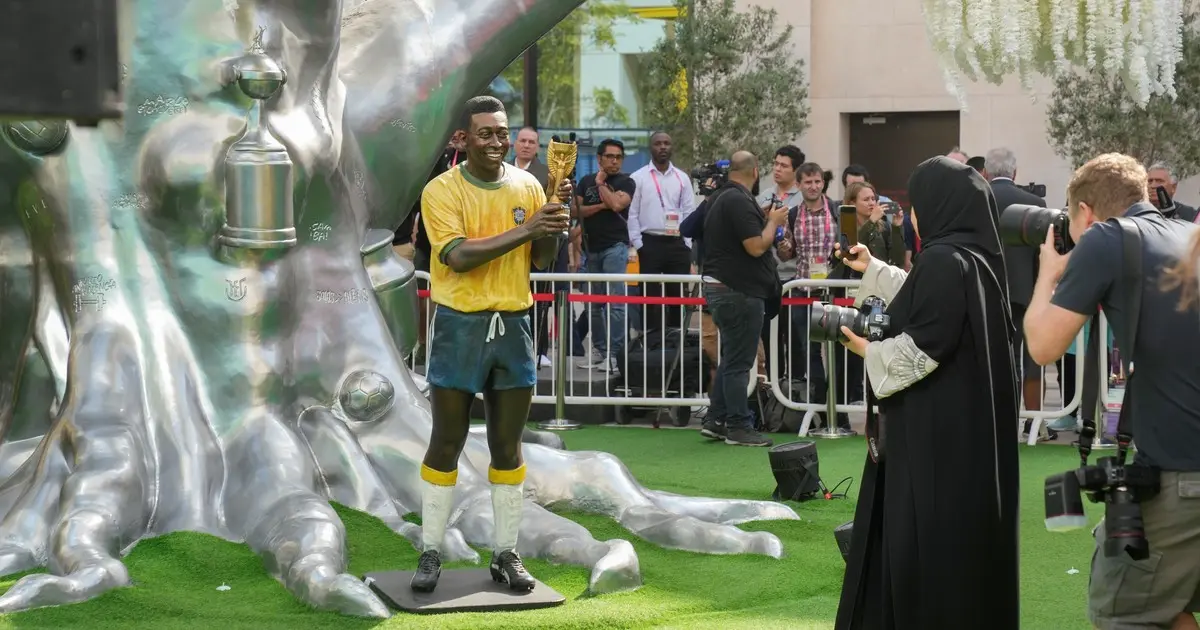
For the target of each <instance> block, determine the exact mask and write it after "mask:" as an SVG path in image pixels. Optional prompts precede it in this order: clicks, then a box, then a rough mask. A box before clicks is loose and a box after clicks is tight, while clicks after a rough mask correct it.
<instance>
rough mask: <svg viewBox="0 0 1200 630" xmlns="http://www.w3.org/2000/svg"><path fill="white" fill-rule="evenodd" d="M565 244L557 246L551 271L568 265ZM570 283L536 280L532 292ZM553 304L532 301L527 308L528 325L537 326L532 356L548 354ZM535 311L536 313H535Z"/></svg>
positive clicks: (554, 288) (536, 270)
mask: <svg viewBox="0 0 1200 630" xmlns="http://www.w3.org/2000/svg"><path fill="white" fill-rule="evenodd" d="M567 247H568V246H567V244H566V243H563V244H562V246H561V247H559V248H558V258H557V259H555V261H554V266H553V267H552V268H551V269H550V271H551V272H552V273H566V272H567V269H568V267H569V265H570V259H569V258H568V256H569V255H570V253H569V252H568V250H567ZM537 272H538V269H536V268H532V269H530V273H537ZM569 286H570V284H569V283H567V282H551V281H549V280H538V281H537V282H534V283H533V292H534V293H552V294H553V293H556V292H557V291H558V289H559V288H567V287H569ZM553 306H554V302H536V301H535V302H534V303H533V306H531V307H530V308H529V325H530V326H537V330H535V331H534V334H533V343H534V346H533V348H534V356H538V355H542V356H550V309H551V307H553ZM535 313H536V314H535Z"/></svg>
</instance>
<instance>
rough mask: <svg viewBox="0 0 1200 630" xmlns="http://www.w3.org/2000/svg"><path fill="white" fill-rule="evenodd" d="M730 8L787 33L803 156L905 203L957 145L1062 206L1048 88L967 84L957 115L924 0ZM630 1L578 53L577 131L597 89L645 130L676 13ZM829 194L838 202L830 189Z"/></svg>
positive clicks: (756, 0) (1065, 174)
mask: <svg viewBox="0 0 1200 630" xmlns="http://www.w3.org/2000/svg"><path fill="white" fill-rule="evenodd" d="M738 1H739V4H741V5H742V6H744V7H749V6H752V5H757V6H761V7H764V8H769V9H774V10H775V11H776V12H777V13H778V15H779V18H780V20H781V21H782V22H784V23H786V24H788V25H790V26H791V27H792V29H793V31H792V42H793V54H795V55H796V57H798V58H800V59H803V60H804V62H805V69H806V72H807V79H808V82H809V103H810V107H811V113H810V115H809V124H810V127H809V129H808V130H807V132H806V133H805V134H804V135H803V136H802V137H799V138H797V144H798V145H799V146H800V148H801V149H803V150H804V152H805V153H806V154H807V156H808V157H809V159H811V160H814V161H817V162H819V163H820V164H821V165H822V166H824V167H825V168H826V169H829V170H832V171H834V172H835V173H838V172H840V171H841V169H842V168H843V167H845V166H846V165H847V164H850V163H861V164H863V165H865V166H866V167H867V168H868V169H869V170H870V171H871V172H872V179H873V180H875V182H874V183H875V184H876V185H877V186H879V187H880V188H881V189H882V190H883V193H884V194H887V195H889V196H892V197H897V198H900V199H903V198H904V197H906V195H905V194H904V189H905V187H906V182H907V178H908V174H909V173H910V172H911V170H912V168H913V167H914V166H916V165H917V164H918V163H920V162H921V161H922V160H923V159H925V158H927V157H929V156H931V155H938V154H944V153H946V152H947V151H949V150H950V149H951V148H953V147H955V146H958V147H961V148H962V150H963V151H964V152H965V153H966V154H968V155H970V156H976V155H983V154H984V153H986V152H987V150H988V149H990V148H993V147H1001V146H1003V147H1007V148H1009V149H1011V150H1012V151H1013V152H1014V153H1015V154H1016V156H1017V160H1018V173H1017V179H1018V183H1021V184H1027V183H1033V182H1036V183H1038V184H1044V185H1045V186H1046V190H1047V194H1046V201H1047V203H1048V204H1049V205H1050V206H1051V207H1054V206H1058V207H1061V206H1062V205H1063V204H1065V202H1066V199H1065V197H1066V195H1065V191H1066V185H1067V182H1068V181H1069V179H1070V175H1071V170H1072V169H1071V168H1070V165H1069V164H1068V163H1067V162H1066V161H1065V160H1063V159H1062V158H1059V157H1058V156H1057V155H1055V153H1054V150H1053V148H1052V147H1051V146H1050V144H1049V141H1048V138H1047V134H1046V117H1045V108H1046V106H1047V104H1048V97H1049V94H1050V91H1051V83H1050V81H1049V80H1046V79H1038V80H1036V81H1035V86H1034V91H1033V92H1032V93H1031V92H1028V91H1026V90H1024V89H1023V88H1022V87H1021V86H1020V85H1019V83H1018V81H1017V80H1016V79H1015V78H1014V79H1012V80H1009V81H1006V82H1005V83H1004V84H1002V85H992V84H989V83H974V84H968V85H967V86H966V90H967V94H968V98H967V109H966V110H965V111H963V110H960V107H959V103H958V100H957V99H956V98H955V97H954V96H953V95H952V94H951V93H950V92H949V91H948V90H947V89H946V85H945V79H944V75H943V73H942V70H941V67H940V65H939V63H938V60H937V58H936V57H935V56H934V53H933V51H932V49H931V47H930V45H929V41H928V37H927V34H926V31H925V24H924V20H923V16H922V13H921V0H837V1H833V0H826V1H814V0H738ZM627 4H628V5H629V6H630V7H631V8H632V9H633V10H634V12H635V13H636V14H638V15H639V18H640V19H639V20H638V21H637V22H636V23H631V24H624V25H619V26H617V27H616V28H615V33H614V34H615V36H616V45H615V47H596V46H594V45H591V43H590V42H587V41H585V42H583V45H582V46H581V51H580V63H579V76H578V80H579V87H580V92H579V93H580V95H581V96H580V105H579V119H580V124H579V126H580V127H587V126H588V125H586V124H585V121H587V120H590V119H591V118H592V116H593V114H594V110H593V109H592V107H591V104H590V99H589V98H588V95H591V94H593V93H594V91H595V89H596V88H600V89H605V90H608V91H610V92H611V94H612V96H613V98H614V99H615V101H616V102H617V103H620V104H621V105H622V106H623V107H624V108H625V110H626V111H628V112H629V124H628V125H627V126H628V127H633V128H637V127H642V126H644V125H643V124H642V121H641V118H640V112H639V105H640V94H639V87H638V83H637V80H636V76H637V68H638V58H639V56H640V55H642V54H645V53H646V52H648V51H649V50H650V49H651V48H652V47H653V46H654V44H655V43H656V42H657V41H658V40H659V39H660V38H662V37H664V36H667V35H668V34H669V33H670V32H671V26H670V25H671V21H672V20H673V19H674V18H675V17H676V12H675V9H674V7H673V6H671V3H670V2H665V1H664V0H627ZM585 40H586V38H585ZM630 148H631V150H632V151H634V152H638V151H639V150H640V149H641V147H630ZM830 192H831V194H840V192H841V190H840V186H839V184H838V183H837V182H835V183H834V185H833V187H832V188H831V191H830ZM1177 196H1178V197H1179V198H1180V199H1181V200H1182V201H1184V202H1187V203H1195V202H1196V201H1200V178H1192V179H1191V180H1189V181H1186V182H1183V184H1182V185H1181V186H1180V190H1179V192H1178V193H1177Z"/></svg>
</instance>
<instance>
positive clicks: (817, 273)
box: [808, 258, 829, 280]
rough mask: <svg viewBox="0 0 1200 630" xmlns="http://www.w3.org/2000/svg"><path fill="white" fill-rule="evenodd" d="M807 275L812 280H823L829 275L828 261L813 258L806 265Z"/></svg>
mask: <svg viewBox="0 0 1200 630" xmlns="http://www.w3.org/2000/svg"><path fill="white" fill-rule="evenodd" d="M808 277H809V278H810V279H812V280H824V279H826V278H828V277H829V263H827V262H825V261H824V260H823V259H821V258H814V259H813V261H812V264H811V265H809V267H808Z"/></svg>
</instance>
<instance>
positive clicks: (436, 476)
mask: <svg viewBox="0 0 1200 630" xmlns="http://www.w3.org/2000/svg"><path fill="white" fill-rule="evenodd" d="M457 481H458V471H457V470H454V471H452V472H448V473H446V472H442V471H440V470H434V469H432V468H429V467H428V466H425V465H424V464H422V465H421V545H422V547H423V549H422V551H437V552H438V553H441V551H442V540H443V539H444V538H445V537H446V522H447V521H449V520H450V510H451V509H452V508H453V507H454V484H455V483H456V482H457Z"/></svg>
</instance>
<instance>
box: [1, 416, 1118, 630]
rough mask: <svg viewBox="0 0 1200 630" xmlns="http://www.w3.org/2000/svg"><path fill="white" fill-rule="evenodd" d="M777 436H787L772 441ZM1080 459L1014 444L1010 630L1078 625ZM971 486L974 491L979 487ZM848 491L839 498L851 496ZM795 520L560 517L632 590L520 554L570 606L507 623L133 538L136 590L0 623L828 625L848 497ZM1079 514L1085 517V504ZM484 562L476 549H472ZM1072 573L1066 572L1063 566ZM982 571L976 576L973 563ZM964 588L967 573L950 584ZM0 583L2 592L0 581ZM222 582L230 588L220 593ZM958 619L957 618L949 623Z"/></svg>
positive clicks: (218, 546)
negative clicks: (747, 539)
mask: <svg viewBox="0 0 1200 630" xmlns="http://www.w3.org/2000/svg"><path fill="white" fill-rule="evenodd" d="M782 437H784V439H785V440H786V439H788V438H787V437H786V436H782ZM565 438H566V441H567V445H568V447H569V448H570V449H572V450H588V449H602V450H605V451H608V452H610V453H614V454H616V455H617V456H618V457H620V458H621V460H622V461H624V462H625V464H626V465H627V466H628V467H629V469H630V470H631V471H632V472H633V474H634V475H635V476H637V478H638V479H639V480H640V481H641V482H642V483H643V484H645V485H647V486H649V487H652V488H656V489H660V490H668V491H672V492H679V493H682V494H690V495H703V496H713V497H740V498H748V499H764V498H768V495H769V493H770V492H771V490H772V488H773V487H774V484H773V480H772V476H771V471H770V466H769V464H768V463H767V452H766V450H765V449H754V448H734V447H728V446H725V445H724V444H719V443H709V442H706V441H705V440H702V439H701V438H700V437H699V436H698V435H697V434H696V432H694V431H675V430H662V431H654V430H644V429H636V428H616V427H589V428H585V429H583V430H581V431H575V432H572V433H569V434H567V435H566V436H565ZM819 455H820V464H821V476H822V477H823V478H824V479H825V481H826V483H827V484H829V485H831V486H832V485H833V484H834V483H836V482H837V481H838V480H840V479H842V478H844V477H848V476H849V477H854V479H855V480H856V481H857V478H858V476H859V474H860V472H861V470H862V463H863V455H864V445H863V441H862V440H861V439H851V440H836V441H827V442H820V445H819ZM1077 463H1078V459H1077V455H1076V454H1075V452H1074V451H1073V450H1070V449H1066V448H1063V447H1058V446H1037V447H1033V448H1026V447H1021V470H1022V477H1021V482H1022V502H1021V505H1022V519H1021V525H1022V529H1021V535H1022V537H1021V541H1022V542H1021V545H1022V546H1021V556H1022V563H1021V599H1022V601H1021V608H1022V611H1021V612H1022V623H1021V627H1022V628H1024V629H1025V630H1042V629H1045V630H1073V629H1076V628H1078V629H1080V630H1083V629H1085V628H1088V627H1089V625H1088V623H1087V622H1086V620H1085V619H1086V615H1085V600H1086V592H1087V577H1088V566H1089V560H1090V557H1091V551H1092V544H1091V540H1090V536H1089V533H1088V532H1087V531H1077V532H1071V533H1068V534H1050V533H1048V532H1046V531H1045V528H1044V527H1043V525H1042V518H1043V514H1042V511H1043V504H1042V480H1043V478H1044V477H1045V476H1046V475H1047V474H1050V473H1055V472H1060V471H1063V470H1066V469H1068V468H1071V467H1073V466H1074V465H1076V464H1077ZM980 491H981V492H984V491H986V488H981V489H980ZM856 494H857V485H856V486H855V488H854V490H852V491H851V497H852V498H853V497H854V496H856ZM793 507H795V508H796V510H797V512H798V513H799V514H800V516H801V518H802V520H800V521H782V522H766V523H754V524H749V525H746V526H744V527H745V528H746V529H752V530H766V531H770V532H773V533H775V534H776V535H778V536H779V537H780V538H781V539H782V540H783V545H784V550H785V554H786V555H785V557H784V558H783V559H782V560H773V559H770V558H765V557H761V556H709V555H704V554H697V553H688V552H682V551H668V550H664V549H660V548H658V547H656V546H654V545H652V544H649V543H646V542H643V541H641V540H639V539H637V538H634V537H633V536H632V535H630V534H629V533H628V532H626V531H625V530H623V529H621V527H620V526H618V525H617V524H616V523H614V522H613V521H611V520H609V519H607V518H602V517H597V516H589V515H584V514H574V513H570V514H569V516H570V518H572V519H574V520H576V521H578V522H580V523H582V524H583V525H585V526H586V527H587V528H588V529H590V530H591V532H592V534H593V535H595V536H596V538H598V539H601V540H604V539H611V538H625V539H628V540H631V541H633V544H634V546H635V547H636V548H637V552H638V557H639V558H640V561H641V568H642V574H643V577H644V580H645V586H643V587H642V588H641V589H640V590H638V591H636V592H632V593H622V594H616V595H606V596H600V597H583V596H582V594H583V592H584V589H585V588H586V586H587V578H588V570H587V569H585V568H582V567H574V566H553V565H550V564H548V563H546V562H542V561H539V560H536V559H529V560H528V562H527V564H528V566H529V568H530V570H531V571H532V572H533V573H534V574H535V575H536V576H538V577H539V578H540V579H542V580H543V581H544V582H546V583H547V584H549V585H550V586H551V587H553V588H555V589H557V590H558V591H559V592H561V593H563V594H564V595H566V596H567V597H568V598H569V600H568V602H567V603H566V604H565V605H564V606H561V607H559V608H553V609H549V610H543V611H532V612H520V613H507V614H495V613H493V614H460V615H442V616H417V615H407V614H398V615H396V616H394V617H392V618H391V619H389V620H387V621H367V620H360V619H352V618H347V617H343V616H340V615H337V614H331V613H323V612H316V611H312V610H310V609H308V608H306V607H305V606H304V605H303V604H300V603H299V602H298V601H296V599H295V598H293V597H292V596H291V595H290V594H288V593H287V592H286V591H285V590H284V589H283V587H282V586H280V585H279V584H278V583H277V582H275V581H274V580H273V579H271V578H269V577H267V576H266V574H265V573H264V571H263V565H262V562H261V561H260V560H259V559H258V558H257V557H256V556H255V555H254V554H253V553H251V552H250V551H249V550H248V549H247V548H246V547H245V546H243V545H238V544H233V543H228V542H224V541H221V540H218V539H216V538H212V537H210V536H206V535H202V534H192V533H179V534H171V535H169V536H164V537H161V538H156V539H152V540H147V541H144V542H142V543H140V544H139V545H138V546H137V548H136V549H135V550H134V551H133V553H131V554H130V555H129V556H128V557H127V558H126V565H127V566H128V567H129V571H130V575H131V576H132V578H133V580H134V583H135V585H134V587H133V588H127V589H121V590H118V591H114V592H111V593H108V594H106V595H104V596H102V597H99V598H97V599H95V600H93V601H90V602H87V603H83V604H77V605H73V606H66V607H61V608H50V609H41V610H34V611H30V612H26V613H21V614H16V615H8V616H4V617H0V627H5V628H86V629H88V630H99V629H101V628H155V629H156V630H157V629H164V630H165V629H174V628H217V629H220V630H232V629H234V628H256V629H267V628H279V629H281V630H282V629H284V628H288V629H291V628H297V629H298V628H326V627H329V628H368V627H372V628H373V627H381V628H401V627H403V628H438V629H447V630H450V629H455V628H462V629H470V630H476V629H484V628H504V629H505V630H510V629H513V628H521V629H527V628H603V629H605V630H611V629H614V628H649V627H656V628H688V629H689V630H690V629H693V628H713V629H718V628H721V629H726V628H754V629H755V630H760V629H763V630H765V629H770V628H780V629H783V628H787V629H788V630H804V629H807V628H814V629H816V628H831V627H832V625H833V618H834V615H835V612H836V608H837V602H838V595H839V590H840V587H841V581H842V573H843V572H844V563H843V562H842V558H841V556H840V554H839V553H838V551H837V547H836V545H835V543H834V540H833V533H832V532H833V528H834V527H836V526H838V525H840V524H842V523H844V522H846V521H848V520H850V518H851V517H852V516H853V510H854V504H853V502H852V501H847V500H840V501H832V502H825V501H813V502H808V503H804V504H793ZM1091 510H1092V511H1091V514H1092V521H1093V522H1094V521H1095V520H1097V519H1098V518H1099V514H1100V512H1099V510H1097V509H1095V506H1093V507H1092V508H1091ZM339 513H340V514H341V516H342V519H343V520H344V521H345V524H346V529H347V531H348V532H349V547H350V570H351V572H353V573H354V574H356V575H361V574H362V573H364V572H367V571H374V570H387V569H396V568H408V567H413V566H415V565H416V560H417V553H416V551H414V550H413V548H412V546H411V545H410V544H409V543H408V542H407V541H406V540H403V539H401V538H400V537H399V536H396V535H395V534H393V533H392V532H391V531H390V530H388V529H387V527H386V526H384V525H383V524H382V523H381V522H379V521H377V520H375V519H374V518H371V517H369V516H366V515H364V514H361V513H358V512H354V511H351V510H346V509H339ZM485 557H486V554H485ZM1072 568H1076V569H1078V570H1079V573H1077V574H1074V575H1071V574H1068V570H1069V569H1072ZM978 570H979V572H980V573H984V572H986V571H988V570H989V568H988V567H986V566H981V567H978ZM962 579H964V580H970V579H973V576H971V575H964V576H962ZM13 581H15V578H10V579H9V580H8V581H7V582H6V583H4V584H2V585H0V588H7V587H8V586H9V585H11V584H12V582H13ZM222 583H224V584H227V585H229V586H230V587H231V588H230V590H227V591H223V592H222V591H218V590H216V588H217V587H218V586H219V585H221V584H222ZM972 621H977V620H964V626H963V627H971V625H972Z"/></svg>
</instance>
